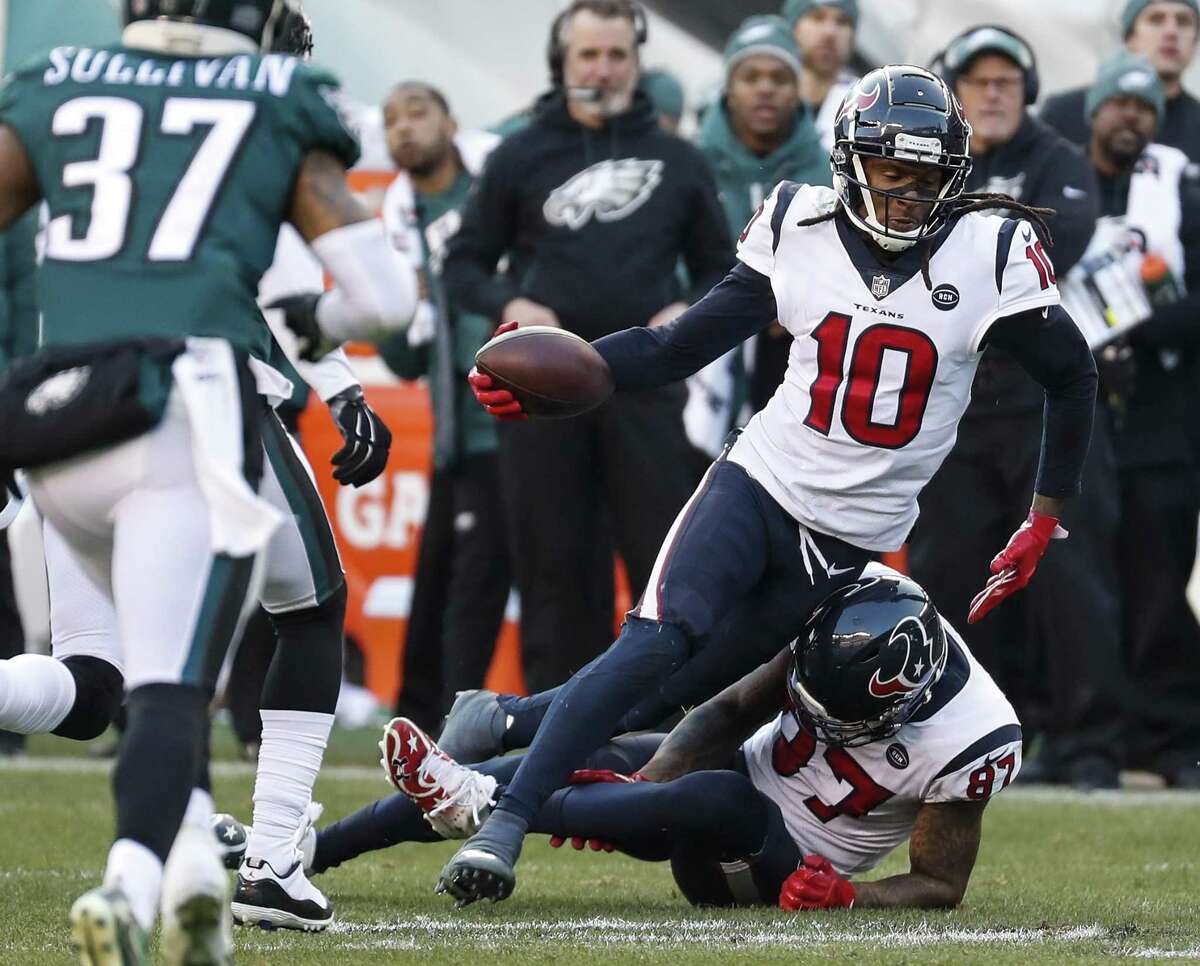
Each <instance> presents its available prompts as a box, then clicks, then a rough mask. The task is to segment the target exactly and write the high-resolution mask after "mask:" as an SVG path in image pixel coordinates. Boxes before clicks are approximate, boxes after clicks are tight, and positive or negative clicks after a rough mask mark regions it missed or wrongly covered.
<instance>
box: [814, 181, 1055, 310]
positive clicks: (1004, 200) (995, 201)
mask: <svg viewBox="0 0 1200 966" xmlns="http://www.w3.org/2000/svg"><path fill="white" fill-rule="evenodd" d="M947 205H948V206H949V209H950V210H949V212H947V214H946V224H945V226H944V227H943V228H942V230H943V231H945V230H946V229H948V228H951V227H952V226H953V225H954V223H955V222H956V221H958V219H959V218H961V217H963V215H969V214H971V212H973V211H996V210H1000V211H1012V212H1016V213H1017V214H1019V215H1021V216H1023V217H1025V218H1027V219H1029V221H1030V222H1032V224H1033V228H1034V231H1036V232H1037V234H1038V238H1040V239H1041V240H1042V242H1043V243H1044V244H1045V245H1046V246H1047V247H1048V248H1053V247H1054V236H1053V235H1052V234H1051V232H1050V226H1049V225H1047V224H1046V219H1047V218H1052V217H1053V216H1054V214H1055V211H1054V209H1053V208H1036V207H1034V206H1033V205H1027V204H1024V203H1023V202H1020V201H1017V199H1016V198H1013V197H1012V196H1010V195H1005V194H998V193H996V192H991V191H980V192H974V191H967V192H964V193H963V194H961V195H959V196H958V197H957V198H955V199H954V200H953V201H950V202H947ZM837 212H838V210H837V208H836V207H835V208H833V209H832V210H830V211H827V212H825V214H823V215H816V216H815V217H812V218H804V219H802V220H801V221H798V222H796V227H798V228H809V227H811V226H813V225H820V224H823V223H824V222H827V221H833V219H834V218H835V217H837ZM932 247H933V246H931V245H929V244H926V245H925V250H924V252H923V253H922V255H921V279H922V281H924V283H925V288H926V289H927V290H928V291H931V292H932V291H933V281H932V279H930V277H929V257H930V254H931V252H932Z"/></svg>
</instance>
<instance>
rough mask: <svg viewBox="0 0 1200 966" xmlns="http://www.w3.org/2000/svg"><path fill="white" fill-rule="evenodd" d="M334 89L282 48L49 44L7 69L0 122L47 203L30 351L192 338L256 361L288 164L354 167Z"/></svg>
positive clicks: (288, 187) (288, 192)
mask: <svg viewBox="0 0 1200 966" xmlns="http://www.w3.org/2000/svg"><path fill="white" fill-rule="evenodd" d="M336 92H337V82H336V81H335V80H334V78H333V77H332V76H331V75H329V74H326V73H324V72H323V71H320V70H316V69H314V68H311V67H309V66H308V65H305V64H303V63H301V62H300V61H299V60H298V59H297V58H295V57H290V56H287V55H283V54H265V55H257V54H249V53H247V54H235V55H231V56H221V57H178V56H173V55H169V54H165V55H164V54H151V53H150V52H147V51H139V50H132V49H128V48H122V47H112V48H104V49H97V50H92V49H87V48H74V47H59V48H56V49H55V50H53V51H51V52H50V54H49V55H48V56H47V57H44V58H42V59H40V60H37V61H34V62H33V63H32V64H30V65H29V66H27V67H24V68H22V69H21V70H19V71H17V72H16V73H15V74H14V75H12V76H11V77H10V78H9V79H8V81H7V82H6V84H5V87H4V89H3V91H2V92H0V122H2V123H4V124H7V125H8V126H9V127H10V128H12V129H13V131H15V133H16V134H17V136H18V137H19V138H20V140H21V142H22V144H23V145H24V148H25V152H26V154H27V155H28V156H29V158H30V159H31V161H32V162H33V166H34V169H35V172H36V175H37V180H38V183H39V185H40V187H41V190H42V194H43V197H44V198H45V201H46V204H47V206H48V208H49V222H48V224H47V228H46V236H45V237H46V246H45V259H44V261H43V264H42V269H41V273H40V277H39V302H40V305H39V307H40V308H41V311H42V316H43V321H42V342H43V344H44V345H56V344H63V343H81V342H93V341H106V340H111V339H120V338H128V337H133V336H139V335H148V334H156V335H181V336H187V335H200V336H215V337H219V338H223V339H226V340H228V341H229V342H231V343H233V344H234V345H235V346H238V347H240V348H244V349H248V350H249V351H251V352H252V353H253V354H255V355H257V356H259V357H260V358H265V357H266V355H267V353H268V350H269V341H268V340H269V336H268V330H267V327H266V324H265V323H264V321H263V319H262V315H261V314H260V312H259V311H258V307H257V304H256V301H255V297H256V294H257V290H258V281H259V279H260V277H261V276H262V274H263V272H264V271H265V270H266V269H267V267H268V266H269V265H270V264H271V260H272V257H273V255H274V252H275V244H276V240H277V238H278V234H279V226H280V224H281V223H282V222H283V221H285V220H286V219H287V217H288V214H289V211H290V209H291V199H292V191H293V188H294V186H295V182H296V174H297V171H298V170H299V167H300V164H301V162H302V160H303V159H304V157H305V156H306V155H307V154H308V153H309V152H310V151H312V150H314V149H323V150H326V151H328V152H329V153H331V154H332V155H333V156H334V157H336V158H337V159H338V160H339V161H341V162H342V163H343V164H345V165H347V166H349V165H350V164H352V163H353V162H354V161H355V160H357V158H358V143H357V141H356V140H355V138H354V136H353V135H352V134H351V133H350V132H349V131H348V130H347V128H346V126H345V125H344V124H343V122H342V119H341V116H340V114H339V112H338V110H337V109H336V107H335V104H336V100H335V94H336Z"/></svg>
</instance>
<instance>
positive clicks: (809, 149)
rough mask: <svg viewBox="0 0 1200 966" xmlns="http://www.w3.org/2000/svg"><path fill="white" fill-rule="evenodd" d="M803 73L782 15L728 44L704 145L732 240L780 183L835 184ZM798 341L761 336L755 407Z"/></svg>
mask: <svg viewBox="0 0 1200 966" xmlns="http://www.w3.org/2000/svg"><path fill="white" fill-rule="evenodd" d="M800 74H801V67H800V61H799V59H798V58H797V56H796V45H795V43H794V42H793V40H792V34H791V31H790V30H789V29H788V24H787V21H785V20H783V19H782V18H780V17H775V16H769V15H767V16H756V17H750V18H749V19H747V20H746V21H745V22H744V23H742V25H741V26H740V27H738V29H737V30H736V31H735V32H734V34H733V36H732V37H730V38H729V42H728V43H727V44H726V45H725V89H724V94H723V96H722V98H721V101H720V103H719V104H717V105H716V106H714V107H713V109H712V110H710V111H709V112H708V113H707V114H706V115H705V118H704V125H703V127H701V129H700V134H699V136H698V137H697V138H696V146H697V147H698V148H700V150H701V151H703V152H704V156H705V157H706V158H708V162H709V164H711V165H712V169H713V173H714V174H715V175H716V178H717V188H718V190H719V191H720V192H721V205H722V206H723V207H724V209H725V218H726V220H727V222H728V225H729V235H730V238H731V239H732V238H736V237H737V236H738V234H740V233H741V231H742V229H743V228H744V227H745V226H746V224H747V223H748V222H749V221H750V218H751V217H752V216H753V215H754V211H755V209H757V208H758V206H759V204H760V203H761V202H762V200H763V198H765V197H766V196H767V195H768V194H770V192H771V189H773V188H774V187H775V185H777V184H778V183H779V182H780V181H784V180H787V181H799V182H802V183H807V184H824V185H828V184H830V183H831V174H830V170H829V152H828V151H827V150H825V149H823V148H822V147H821V143H820V139H819V138H818V137H817V132H816V131H815V130H814V129H813V126H812V124H811V123H810V121H809V119H808V116H807V112H806V111H804V110H802V108H801V104H800ZM832 126H833V125H832V122H831V123H830V128H831V129H832ZM791 345H792V337H791V336H790V335H788V333H787V330H786V329H784V328H783V326H781V325H780V324H779V323H778V322H776V323H775V324H773V325H771V326H770V327H769V328H768V329H766V330H765V331H763V332H762V333H760V334H759V335H758V337H757V338H756V339H755V342H754V367H753V372H752V374H751V376H750V384H749V397H750V405H751V407H752V408H753V410H754V411H756V412H757V411H758V410H759V409H761V408H762V407H763V406H765V405H766V403H767V400H768V399H770V398H771V396H772V395H774V393H775V390H776V389H777V388H778V387H779V383H780V382H782V381H783V373H784V370H785V369H786V368H787V359H788V352H789V351H790V349H791ZM730 356H732V357H733V358H732V359H731V358H728V357H727V358H722V359H718V360H717V361H716V362H714V363H712V366H726V367H730V366H732V365H734V364H735V360H740V356H741V352H740V350H737V349H735V350H734V351H733V352H732V353H731V354H730ZM706 368H708V367H706ZM737 368H739V369H740V365H738V367H737ZM714 455H715V454H714Z"/></svg>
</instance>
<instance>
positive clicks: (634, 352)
mask: <svg viewBox="0 0 1200 966" xmlns="http://www.w3.org/2000/svg"><path fill="white" fill-rule="evenodd" d="M778 314H779V313H778V310H777V308H776V305H775V293H774V292H773V291H772V289H771V280H770V279H769V278H767V277H766V276H765V275H762V274H760V273H759V272H756V271H755V270H754V269H752V268H750V267H748V266H746V265H738V266H736V267H735V268H734V269H733V271H732V272H730V273H729V274H728V275H726V276H725V278H724V279H723V280H722V281H721V282H720V283H719V284H718V285H717V286H716V287H715V288H713V290H712V291H711V292H709V293H708V294H707V295H706V296H704V298H702V299H701V300H700V301H699V302H697V303H696V304H695V305H693V306H692V307H691V308H689V309H688V310H687V311H686V312H684V313H683V315H681V316H679V318H677V319H676V320H675V321H674V322H671V323H669V324H668V325H663V326H659V327H658V328H654V329H649V328H646V327H645V326H636V327H634V328H632V329H626V330H624V331H623V332H616V333H614V334H613V335H606V336H604V337H603V338H602V339H597V340H596V341H595V342H593V343H592V345H594V346H595V347H596V350H597V351H598V352H599V353H600V355H601V356H603V357H604V361H605V362H607V363H608V365H609V368H610V369H612V373H613V381H614V383H615V385H616V387H617V389H650V388H652V387H654V386H661V385H665V384H666V383H669V382H677V381H678V380H680V379H686V378H687V377H688V376H690V375H691V374H692V373H694V372H697V371H699V370H700V369H702V368H704V367H705V366H706V365H708V364H709V363H710V362H712V361H713V360H714V359H716V358H718V357H719V356H721V355H723V354H724V353H726V352H728V351H729V350H730V349H732V348H733V347H734V346H736V345H740V344H741V343H742V342H744V341H745V340H746V339H748V338H750V336H752V335H754V334H755V333H757V332H760V331H761V330H763V329H765V328H766V327H767V326H768V325H770V324H771V323H772V322H774V321H775V319H776V318H777V317H778Z"/></svg>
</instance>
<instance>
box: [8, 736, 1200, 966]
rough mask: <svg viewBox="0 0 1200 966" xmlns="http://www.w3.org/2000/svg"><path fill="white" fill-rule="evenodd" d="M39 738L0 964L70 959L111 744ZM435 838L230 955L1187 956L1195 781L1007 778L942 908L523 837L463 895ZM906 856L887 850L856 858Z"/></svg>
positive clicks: (893, 861)
mask: <svg viewBox="0 0 1200 966" xmlns="http://www.w3.org/2000/svg"><path fill="white" fill-rule="evenodd" d="M373 737H374V732H368V733H360V734H357V735H344V736H341V737H340V738H339V739H338V741H336V742H335V743H334V746H333V748H332V749H331V759H332V761H333V764H332V767H330V768H328V769H327V770H326V772H325V773H324V774H323V775H322V777H321V779H320V781H319V782H318V785H317V797H318V799H319V800H320V801H322V802H324V803H325V806H326V819H335V818H338V817H340V816H342V815H344V814H346V813H348V812H350V811H352V810H353V809H355V808H357V807H358V806H360V805H362V804H365V803H366V802H369V801H371V800H373V799H374V798H376V797H378V796H380V795H382V794H385V793H386V792H387V786H385V784H384V782H383V779H382V777H381V776H380V775H379V773H378V772H377V770H376V769H375V767H374V766H373V763H374V755H373V752H374V748H373V745H372V739H373ZM79 747H80V746H79V745H71V744H69V743H66V742H58V741H57V740H46V739H43V740H40V741H39V742H38V743H36V744H35V745H34V747H33V750H34V751H35V753H36V754H35V756H32V757H29V758H26V759H23V760H17V761H15V762H12V763H8V762H0V830H2V831H0V895H2V896H3V897H4V900H5V901H4V910H5V911H4V915H3V917H2V918H0V963H2V964H5V966H8V964H12V966H41V964H62V963H68V962H71V958H70V954H69V947H68V944H67V935H68V932H67V928H66V925H65V923H66V912H67V909H68V908H69V907H70V904H71V902H72V901H73V900H74V898H75V897H76V896H77V895H78V894H79V893H81V892H83V891H84V890H86V889H88V888H90V887H91V886H92V885H93V884H95V883H96V882H98V881H99V877H100V874H101V869H102V865H103V861H104V856H105V853H106V851H107V846H108V844H109V839H110V836H111V834H112V821H113V819H112V807H111V801H110V792H109V763H107V762H103V761H92V760H86V759H81V758H77V757H58V758H45V757H41V756H42V755H43V754H47V753H48V754H51V755H54V754H59V755H61V754H78V752H79ZM252 784H253V773H252V771H251V768H250V766H249V765H246V764H240V763H233V762H222V763H219V764H218V765H217V766H216V780H215V785H216V789H215V790H216V797H217V802H218V807H219V808H220V809H222V810H225V811H231V812H233V813H234V814H236V815H238V816H239V817H241V818H243V819H245V818H247V817H248V816H249V814H250V793H251V788H252ZM454 847H455V846H454V844H453V843H444V844H439V845H435V846H430V845H424V846H422V845H406V846H399V847H397V848H394V849H390V850H388V851H384V852H376V853H372V854H371V855H368V856H364V857H363V858H361V859H359V860H357V861H355V862H353V863H350V864H348V865H346V866H343V867H342V868H340V869H335V870H332V871H331V872H329V873H327V874H325V875H324V876H321V877H319V878H317V879H316V880H315V881H316V882H317V883H318V884H319V885H320V886H321V887H322V888H323V889H324V890H325V891H326V892H327V894H328V895H329V896H330V897H331V898H332V899H333V901H334V903H335V904H336V907H337V919H338V922H337V924H336V926H335V927H334V928H332V929H331V930H330V931H328V932H327V933H324V934H322V935H319V936H303V935H299V934H295V933H282V932H276V933H268V932H263V931H259V930H247V929H240V930H238V931H237V933H236V939H237V944H238V959H237V961H238V962H239V963H255V964H257V963H285V964H293V963H294V964H315V963H336V964H343V963H346V964H358V963H394V962H420V963H434V964H442V963H445V964H454V966H462V964H464V963H475V962H486V963H489V964H491V963H520V964H526V963H545V962H558V963H592V962H597V963H599V962H612V961H615V960H621V961H634V960H636V961H639V962H648V963H663V964H667V963H670V964H679V963H692V962H696V963H714V964H715V963H726V962H747V963H749V962H754V963H758V962H778V963H784V962H786V963H855V964H863V963H869V964H873V963H913V964H918V963H919V964H935V963H946V964H951V963H968V962H970V963H975V962H978V963H984V962H986V963H1003V964H1007V963H1036V964H1042V963H1045V964H1056V963H1083V962H1090V963H1108V962H1113V961H1116V960H1120V959H1129V960H1131V961H1133V960H1136V961H1145V960H1154V959H1171V960H1175V961H1180V962H1188V961H1193V962H1200V795H1197V794H1187V793H1173V792H1161V791H1138V792H1122V793H1104V794H1096V795H1090V796H1087V795H1078V794H1074V793H1070V792H1058V791H1052V790H1040V789H1033V790H1022V789H1020V788H1016V789H1012V790H1010V791H1007V792H1005V793H1004V794H1003V795H1001V796H1000V797H999V798H998V799H997V800H996V801H995V802H994V803H993V804H992V805H991V806H990V807H989V808H988V811H987V814H986V818H985V831H984V842H983V848H982V851H981V853H980V856H979V861H978V864H977V866H976V869H975V874H974V877H973V879H972V881H971V887H970V890H969V891H968V894H967V899H966V902H965V903H964V904H963V906H962V907H961V908H959V909H957V910H954V911H951V912H903V913H901V912H892V913H886V912H878V911H876V912H866V911H862V912H855V911H849V912H834V913H828V912H827V913H819V914H800V915H789V914H785V913H782V912H778V911H775V910H766V909H764V910H755V911H730V912H724V911H722V912H717V911H712V910H695V909H692V908H691V907H689V906H688V905H687V904H686V903H685V902H684V901H683V900H682V899H681V898H680V896H679V895H678V892H677V891H676V889H675V888H674V884H673V882H672V880H671V876H670V872H669V870H668V869H667V868H666V867H665V866H662V865H650V864H645V863H639V862H636V861H634V860H632V859H628V858H625V857H622V856H614V855H607V854H593V853H590V852H585V853H582V854H581V853H575V852H572V851H570V850H567V851H565V852H561V851H555V850H552V849H550V848H549V847H548V845H547V844H546V843H545V840H544V839H531V840H530V842H529V844H528V845H527V847H526V851H525V855H524V858H523V860H522V862H521V865H520V868H519V874H520V879H519V883H518V888H517V891H516V893H515V895H514V896H513V897H512V898H511V899H509V900H508V901H507V902H505V903H502V904H500V905H497V906H488V905H482V906H472V907H470V908H469V909H466V910H463V911H461V912H458V911H455V910H454V909H453V907H452V904H451V903H450V902H449V901H448V900H447V899H446V898H445V897H442V896H435V895H434V894H433V891H432V887H433V883H434V880H435V878H436V876H437V873H438V870H439V869H440V868H441V865H442V863H443V862H444V861H445V860H446V858H447V857H448V856H449V855H450V854H451V853H452V851H453V849H454ZM906 867H907V857H906V855H905V854H904V850H903V849H902V850H900V851H899V852H898V853H897V854H895V855H893V856H892V857H891V858H890V859H889V860H888V861H887V863H886V864H885V865H884V866H883V867H882V868H881V869H879V870H877V871H876V872H875V873H873V876H878V875H887V874H893V873H895V872H897V871H902V870H903V869H905V868H906Z"/></svg>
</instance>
